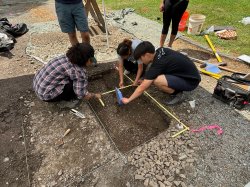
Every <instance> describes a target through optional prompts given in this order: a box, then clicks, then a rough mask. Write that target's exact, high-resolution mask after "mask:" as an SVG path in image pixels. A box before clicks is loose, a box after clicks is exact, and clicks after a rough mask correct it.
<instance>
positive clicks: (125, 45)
mask: <svg viewBox="0 0 250 187" xmlns="http://www.w3.org/2000/svg"><path fill="white" fill-rule="evenodd" d="M131 47H132V41H131V40H129V39H124V40H123V42H122V43H120V44H119V45H118V47H117V49H116V52H117V54H118V55H120V56H127V55H129V52H130V51H131V50H132V49H131Z"/></svg>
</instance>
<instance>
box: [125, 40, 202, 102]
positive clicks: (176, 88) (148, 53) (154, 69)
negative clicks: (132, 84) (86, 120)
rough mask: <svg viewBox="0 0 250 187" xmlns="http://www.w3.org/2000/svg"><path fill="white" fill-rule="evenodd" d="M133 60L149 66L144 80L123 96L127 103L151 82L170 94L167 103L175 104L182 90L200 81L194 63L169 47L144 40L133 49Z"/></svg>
mask: <svg viewBox="0 0 250 187" xmlns="http://www.w3.org/2000/svg"><path fill="white" fill-rule="evenodd" d="M134 58H135V60H138V59H139V60H140V61H142V62H143V63H144V64H146V65H148V64H150V63H152V64H151V67H150V68H149V70H148V71H147V72H146V74H145V76H144V80H143V82H142V83H141V85H140V86H138V87H137V89H136V90H135V91H134V93H133V94H132V95H131V96H130V97H129V98H123V99H122V102H123V103H124V104H127V103H129V102H131V101H132V100H134V99H136V98H137V97H139V96H140V95H141V94H142V93H143V92H144V91H145V90H146V89H147V88H148V87H149V86H150V85H151V84H152V83H154V84H155V85H156V86H157V87H158V88H159V89H160V90H162V91H164V92H166V93H168V94H170V95H171V99H170V101H168V102H167V104H169V105H171V104H176V103H178V102H180V101H181V100H182V92H183V91H192V90H194V89H195V88H196V87H197V86H198V85H199V83H200V81H201V77H200V74H199V72H198V69H197V68H196V66H195V64H194V63H193V62H192V61H191V60H190V59H189V58H188V57H187V56H185V55H183V54H181V53H179V52H176V51H173V50H171V49H169V48H159V49H157V50H156V51H155V48H154V46H153V45H152V44H151V43H150V42H148V41H144V42H142V43H140V44H139V45H138V46H137V47H136V49H135V51H134Z"/></svg>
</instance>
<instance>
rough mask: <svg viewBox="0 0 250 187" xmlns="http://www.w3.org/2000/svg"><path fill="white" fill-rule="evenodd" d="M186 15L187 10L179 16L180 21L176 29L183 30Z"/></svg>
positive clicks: (187, 14)
mask: <svg viewBox="0 0 250 187" xmlns="http://www.w3.org/2000/svg"><path fill="white" fill-rule="evenodd" d="M188 16H189V13H188V11H185V12H184V13H183V15H182V17H181V21H180V23H179V26H178V31H184V30H185V29H186V25H187V20H188Z"/></svg>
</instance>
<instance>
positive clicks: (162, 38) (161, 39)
mask: <svg viewBox="0 0 250 187" xmlns="http://www.w3.org/2000/svg"><path fill="white" fill-rule="evenodd" d="M166 37H167V35H166V34H161V37H160V47H163V45H164V43H165V40H166Z"/></svg>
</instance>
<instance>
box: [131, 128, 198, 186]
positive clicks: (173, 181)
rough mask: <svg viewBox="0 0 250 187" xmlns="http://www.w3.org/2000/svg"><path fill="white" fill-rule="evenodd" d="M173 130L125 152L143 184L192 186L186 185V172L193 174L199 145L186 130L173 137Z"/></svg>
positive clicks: (136, 177)
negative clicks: (127, 152)
mask: <svg viewBox="0 0 250 187" xmlns="http://www.w3.org/2000/svg"><path fill="white" fill-rule="evenodd" d="M175 132H176V130H168V131H167V132H164V133H162V134H161V135H159V136H158V137H157V138H156V139H154V140H152V141H150V142H149V143H147V144H144V145H142V146H141V147H138V148H136V150H134V151H132V152H131V153H130V154H129V155H128V162H129V163H130V164H131V165H134V166H135V167H136V172H135V179H137V180H143V182H144V186H152V187H158V186H159V187H164V186H166V187H170V186H181V187H187V186H190V187H191V186H192V185H188V184H187V183H188V175H189V174H190V173H192V175H194V172H195V171H194V165H195V163H196V160H197V155H196V154H195V150H197V149H198V147H196V146H195V144H194V143H193V141H192V140H191V139H190V135H189V132H185V133H183V134H182V135H181V136H179V137H177V138H172V137H171V135H173V134H174V133H175Z"/></svg>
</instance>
